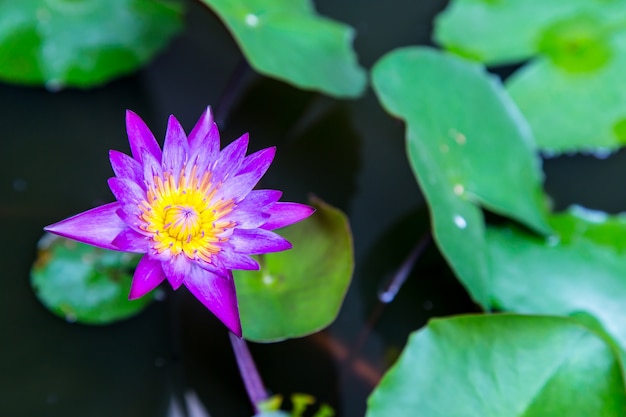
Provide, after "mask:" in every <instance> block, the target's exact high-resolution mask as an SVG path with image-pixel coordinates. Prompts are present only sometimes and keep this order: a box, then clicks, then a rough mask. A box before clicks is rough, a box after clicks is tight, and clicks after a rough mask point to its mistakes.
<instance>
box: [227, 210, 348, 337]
mask: <svg viewBox="0 0 626 417" xmlns="http://www.w3.org/2000/svg"><path fill="white" fill-rule="evenodd" d="M312 205H313V206H314V207H315V208H316V209H317V211H316V212H315V213H314V214H313V216H311V217H309V218H308V219H306V220H303V221H302V222H300V223H296V224H294V225H292V226H289V227H286V228H284V229H281V230H280V231H279V234H281V235H282V236H284V237H285V238H287V239H288V240H289V241H290V242H291V243H292V244H293V248H292V249H290V250H287V251H284V252H278V253H270V254H266V255H263V256H260V257H258V258H257V259H258V260H259V263H260V264H261V269H260V270H259V271H233V275H234V277H235V285H236V286H237V299H238V300H239V311H240V314H241V324H242V327H243V335H244V337H245V338H246V339H249V340H253V341H257V342H273V341H278V340H282V339H287V338H293V337H302V336H306V335H308V334H311V333H314V332H316V331H318V330H321V329H323V328H324V327H326V326H328V325H329V324H330V323H332V321H333V320H334V319H335V317H337V314H338V312H339V309H340V307H341V304H342V302H343V298H344V296H345V293H346V291H347V289H348V285H349V284H350V279H351V278H352V271H353V269H354V259H353V257H354V255H353V247H352V234H351V233H350V227H349V225H348V219H347V217H346V215H345V214H343V213H342V212H341V211H340V210H338V209H336V208H334V207H332V206H330V205H328V204H326V203H324V202H322V201H321V200H319V199H314V200H313V201H312Z"/></svg>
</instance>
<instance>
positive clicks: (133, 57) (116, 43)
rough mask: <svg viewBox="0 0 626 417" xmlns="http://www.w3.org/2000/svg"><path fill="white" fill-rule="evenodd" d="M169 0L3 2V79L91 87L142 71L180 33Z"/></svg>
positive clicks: (175, 9)
mask: <svg viewBox="0 0 626 417" xmlns="http://www.w3.org/2000/svg"><path fill="white" fill-rule="evenodd" d="M181 23H182V8H181V7H180V5H179V4H178V3H173V2H171V1H165V0H107V1H102V0H19V1H2V2H0V79H1V80H3V81H7V82H12V83H19V84H35V85H36V84H40V85H41V84H45V85H46V86H47V87H48V88H50V89H59V88H62V87H66V86H69V87H91V86H95V85H98V84H102V83H104V82H106V81H108V80H110V79H112V78H114V77H118V76H120V75H124V74H127V73H130V72H132V71H134V70H136V69H137V68H138V67H140V66H141V65H143V64H145V63H146V62H147V61H148V60H150V59H151V58H152V57H153V56H154V55H155V54H156V53H157V52H158V51H159V50H160V49H162V48H163V47H164V46H165V45H166V44H167V43H168V42H169V40H170V39H171V38H172V36H173V35H174V34H175V33H176V32H178V30H179V29H180V28H181Z"/></svg>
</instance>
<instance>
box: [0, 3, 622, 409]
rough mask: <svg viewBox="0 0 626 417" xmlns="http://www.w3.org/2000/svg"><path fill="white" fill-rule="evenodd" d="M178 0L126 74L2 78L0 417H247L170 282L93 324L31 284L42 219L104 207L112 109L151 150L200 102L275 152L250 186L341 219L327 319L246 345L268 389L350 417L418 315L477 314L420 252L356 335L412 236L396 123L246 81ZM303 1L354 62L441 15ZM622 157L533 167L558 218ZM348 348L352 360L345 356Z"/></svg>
mask: <svg viewBox="0 0 626 417" xmlns="http://www.w3.org/2000/svg"><path fill="white" fill-rule="evenodd" d="M186 3H187V4H186V5H187V14H186V22H187V26H186V29H185V30H184V32H183V33H182V34H181V35H180V36H178V37H177V38H176V39H175V41H174V42H173V43H172V44H171V45H170V46H169V48H167V50H166V51H165V52H164V53H162V54H161V55H159V56H158V57H157V58H156V59H155V60H154V61H153V62H152V63H151V64H149V65H148V66H147V67H146V68H144V69H143V70H141V71H139V72H138V73H136V74H134V75H132V76H129V77H125V78H122V79H119V80H117V81H114V82H111V83H109V84H107V85H105V86H103V87H99V88H95V89H92V90H85V91H81V90H66V91H61V92H57V93H51V92H48V91H46V90H45V89H41V88H25V87H16V86H11V85H6V84H1V85H0V106H1V111H0V132H1V133H0V135H1V136H0V174H1V175H0V216H1V219H2V225H3V230H2V235H1V236H2V239H1V240H0V262H1V265H2V266H3V269H2V271H3V272H2V282H3V286H2V290H1V291H0V332H1V335H2V336H1V345H0V346H1V347H0V352H1V355H0V415H2V416H11V417H19V416H64V417H73V416H107V417H108V416H113V415H114V416H119V417H126V416H129V417H130V416H134V417H142V416H172V415H176V414H175V413H173V411H172V410H173V408H172V403H173V402H177V401H178V402H181V401H183V400H184V398H185V394H186V393H187V395H189V393H195V395H197V398H198V399H199V400H200V402H201V403H202V405H203V406H204V407H205V408H206V409H207V410H208V412H209V413H210V415H212V416H214V417H221V416H234V417H237V416H242V417H243V416H249V415H251V414H252V413H251V408H250V406H249V404H248V400H247V397H246V394H245V391H244V389H243V384H242V382H241V379H240V376H239V373H238V371H237V369H236V365H235V361H234V357H233V354H232V352H231V348H230V344H229V341H228V337H227V332H226V330H225V328H224V327H223V326H222V325H221V324H220V323H219V322H218V321H217V319H215V318H214V317H213V316H212V315H211V314H210V313H209V312H208V311H206V309H204V307H202V306H201V305H200V303H198V302H197V301H196V300H195V299H194V298H193V297H192V296H191V295H190V294H189V293H187V292H186V290H184V289H181V290H180V291H178V292H176V293H174V292H172V291H169V290H166V291H165V297H164V299H163V300H162V301H158V302H155V303H153V304H152V305H151V306H150V307H148V308H147V309H146V310H145V311H144V312H143V313H141V314H140V315H138V316H136V317H133V318H131V319H129V320H125V321H122V322H119V323H116V324H113V325H109V326H102V327H100V326H85V325H79V324H72V323H67V322H65V321H63V320H61V319H59V318H57V317H54V316H53V315H52V314H50V313H49V312H48V311H47V310H46V309H45V308H44V307H43V306H42V305H41V304H40V303H39V302H38V301H37V299H36V298H35V296H34V293H33V291H32V289H31V288H30V284H29V271H30V267H31V265H32V262H33V261H34V260H35V256H36V244H37V241H38V240H39V238H40V237H41V236H42V234H43V231H42V228H43V226H45V225H47V224H50V223H52V222H55V221H58V220H60V219H63V218H65V217H67V216H69V215H72V214H75V213H77V212H80V211H83V210H86V209H88V208H91V207H94V206H96V205H99V204H102V203H105V202H109V201H112V200H113V197H112V195H111V193H110V191H109V190H108V187H107V184H106V179H107V178H109V177H110V176H112V171H111V168H110V165H109V161H108V151H109V149H117V150H120V151H123V152H128V150H129V149H128V142H127V137H126V132H125V126H124V112H125V110H126V109H132V110H133V111H135V112H136V113H138V114H139V115H140V116H141V117H142V118H143V119H144V120H145V121H146V123H147V124H148V126H149V127H150V128H151V129H152V131H153V132H154V133H155V136H156V137H157V139H158V140H159V141H162V138H163V136H164V133H165V126H166V123H167V116H168V115H169V114H174V115H176V117H177V118H178V119H179V120H180V122H181V123H182V125H183V126H184V127H185V128H186V130H187V131H189V130H190V129H191V127H193V125H194V123H195V121H196V120H197V118H198V117H199V116H200V114H201V112H202V111H203V110H204V108H205V107H206V106H207V105H209V104H210V105H212V106H214V108H215V110H216V113H217V118H218V124H219V126H220V130H221V133H222V145H223V146H224V145H226V144H227V143H228V142H230V141H232V140H234V139H236V138H237V137H239V136H240V135H241V134H243V133H245V132H250V134H251V142H250V151H254V150H257V149H261V148H264V147H267V146H272V145H276V146H278V154H277V157H276V160H275V163H274V165H273V166H272V167H271V168H270V171H269V172H268V174H267V175H266V176H265V177H264V179H263V180H262V186H263V187H267V188H275V189H281V190H284V192H285V193H284V198H283V199H284V200H287V201H289V200H291V201H300V202H305V201H306V199H307V196H308V195H309V194H310V193H314V194H315V195H317V196H319V197H320V198H322V199H324V200H325V201H327V202H329V203H331V204H333V205H335V206H337V207H339V208H341V209H342V210H343V211H345V212H346V213H347V214H348V216H349V218H350V221H351V226H352V231H353V235H354V244H355V258H356V269H355V274H354V278H353V282H352V285H351V288H350V290H349V293H348V295H347V297H346V301H345V303H344V306H343V308H342V310H341V313H340V315H339V317H338V319H337V320H336V322H335V323H334V324H333V325H332V326H331V327H329V328H328V329H326V330H325V331H323V332H321V333H319V334H316V335H312V336H309V337H306V338H302V339H297V340H290V341H286V342H281V343H276V344H266V345H263V344H253V343H250V346H251V350H252V354H253V356H254V357H255V360H256V361H257V365H258V367H259V370H260V372H261V375H262V377H263V379H264V382H265V384H266V387H267V388H268V389H270V390H271V391H272V392H274V393H280V394H283V396H285V397H289V395H290V394H292V393H295V392H305V393H309V394H312V395H313V396H315V398H316V399H317V401H318V405H319V404H320V403H328V404H330V405H331V406H332V407H333V408H335V410H336V411H337V415H338V416H362V415H363V414H364V411H365V405H366V403H365V401H366V398H367V395H368V394H369V392H370V391H371V389H372V388H373V383H375V382H376V379H377V378H379V377H380V376H381V374H382V373H383V372H384V370H385V369H387V367H388V366H389V365H390V364H391V363H392V361H393V359H395V357H397V354H398V353H399V352H400V350H401V349H402V347H403V345H404V343H405V342H406V338H407V336H408V334H409V332H411V331H413V330H416V329H418V328H420V327H422V326H423V325H424V324H425V323H426V321H427V320H428V319H429V318H430V317H435V316H445V315H450V314H455V313H461V312H471V311H476V310H477V308H476V307H475V306H474V305H473V303H472V302H471V301H470V300H469V298H468V296H467V295H466V293H465V290H464V289H463V288H462V287H461V285H460V284H459V283H458V282H457V281H456V279H455V278H454V277H453V275H452V273H451V272H450V271H449V269H448V268H447V266H446V264H445V262H444V261H443V260H442V258H441V256H440V255H439V254H438V252H437V250H436V248H434V246H432V245H431V246H430V247H429V249H428V250H427V251H426V253H425V254H424V256H423V258H421V259H420V260H419V262H418V264H417V265H416V267H415V268H414V269H413V271H412V273H411V276H410V277H409V280H408V282H407V284H406V285H405V287H404V288H403V289H402V291H401V292H400V294H399V295H398V297H397V298H396V300H395V301H394V302H393V303H391V304H390V305H388V306H386V307H385V309H384V311H382V314H380V316H379V319H378V321H377V322H376V324H375V326H374V327H373V329H372V331H371V332H370V333H369V335H368V337H367V338H366V339H365V340H364V341H363V343H362V344H361V343H360V341H362V339H361V337H362V335H363V334H364V333H363V332H364V329H366V328H367V322H368V320H369V318H370V317H371V316H372V314H374V312H375V311H376V309H377V308H378V307H377V305H376V293H377V291H378V289H379V288H380V287H381V286H382V285H383V283H384V282H385V280H386V279H387V278H388V277H389V275H390V274H391V273H392V272H393V271H394V270H395V269H396V268H397V267H398V266H399V265H400V263H401V262H402V260H403V259H404V258H405V257H406V255H407V254H408V253H409V252H410V251H411V249H412V247H413V246H414V245H415V243H416V242H417V241H418V240H419V239H420V237H421V236H422V235H423V234H424V233H426V232H427V231H428V221H429V220H428V213H427V210H426V208H425V207H424V203H423V199H422V197H421V195H420V192H419V190H418V188H417V185H416V182H415V179H414V177H413V174H412V172H411V170H410V167H409V164H408V162H407V159H406V155H405V151H404V126H403V124H402V123H401V122H400V121H397V120H393V119H392V118H391V117H390V116H389V115H388V114H387V113H385V112H384V111H383V110H382V108H381V107H380V105H379V103H378V101H377V100H376V98H375V97H374V95H373V93H372V92H371V90H370V91H368V92H367V93H366V95H365V96H364V97H362V98H361V99H358V100H354V101H340V100H335V99H331V98H329V97H326V96H323V95H320V94H316V93H312V92H305V91H301V90H299V89H296V88H293V87H291V86H289V85H287V84H284V83H281V82H278V81H274V80H270V79H267V78H264V77H261V76H259V75H256V74H255V73H254V72H253V71H252V70H250V69H249V68H246V66H245V63H244V60H243V58H242V56H241V54H240V53H239V50H238V48H237V46H236V44H235V43H234V41H233V40H232V38H231V36H230V34H229V33H228V32H227V31H226V29H225V28H224V27H223V26H222V24H221V23H220V21H219V20H218V19H217V18H216V17H215V16H214V15H213V14H212V13H211V12H210V11H209V10H208V9H207V8H205V7H204V6H202V5H200V4H199V3H196V2H192V1H188V2H186ZM315 4H316V8H317V10H318V11H319V12H320V13H321V14H322V15H326V16H329V17H332V18H335V19H338V20H341V21H344V22H346V23H348V24H350V25H352V26H353V27H354V28H355V29H356V32H357V38H356V40H355V48H356V50H357V53H358V55H359V59H360V62H361V64H362V65H364V66H365V67H367V68H369V67H371V65H372V64H373V63H374V62H375V61H376V60H377V59H378V58H380V56H382V55H383V54H384V53H386V52H388V51H390V50H391V49H393V48H396V47H399V46H405V45H417V44H422V45H423V44H430V36H431V31H432V20H433V17H434V16H435V15H436V14H437V13H438V12H439V11H440V10H442V9H443V8H444V7H445V6H446V2H445V1H421V2H415V1H409V0H407V1H394V2H392V3H388V4H387V5H386V6H384V7H383V6H382V5H381V3H380V2H376V1H361V2H359V5H358V8H355V7H354V3H353V2H349V1H347V0H343V1H332V0H323V1H316V2H315ZM312 65H314V63H312ZM509 72H510V69H507V68H503V69H500V72H499V73H500V74H501V75H503V76H506V74H508V73H509ZM233 74H240V76H239V77H237V76H235V77H233ZM416 94H418V92H416ZM625 158H626V157H625V155H624V153H623V152H619V153H617V154H614V155H612V156H611V157H609V158H608V160H599V159H596V158H595V157H592V156H576V157H568V156H564V157H561V158H556V159H549V160H546V161H545V163H544V170H545V172H546V184H545V187H546V189H547V191H548V193H549V194H550V196H551V197H552V198H553V201H554V204H555V206H556V207H557V208H559V209H562V208H565V207H567V206H568V205H570V204H572V203H577V204H581V205H583V206H586V207H589V208H595V209H602V210H606V211H608V212H612V213H615V212H619V211H624V210H625V209H626V192H625V190H624V186H623V184H624V180H623V179H624V178H626V160H625ZM494 175H497V173H494ZM351 349H352V352H353V353H354V354H355V355H356V356H355V359H354V360H353V361H351V362H349V361H348V360H347V357H348V352H350V351H351ZM183 415H184V414H183Z"/></svg>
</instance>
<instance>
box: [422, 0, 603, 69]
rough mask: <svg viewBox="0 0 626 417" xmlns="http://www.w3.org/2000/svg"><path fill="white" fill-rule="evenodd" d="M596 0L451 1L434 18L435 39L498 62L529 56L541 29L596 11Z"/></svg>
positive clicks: (537, 45)
mask: <svg viewBox="0 0 626 417" xmlns="http://www.w3.org/2000/svg"><path fill="white" fill-rule="evenodd" d="M607 3H610V2H602V1H596V0H568V1H544V0H453V1H451V2H450V4H449V5H448V7H447V8H446V9H445V10H444V11H443V12H442V13H440V14H439V15H438V16H437V18H436V20H435V34H434V37H435V40H436V41H437V43H439V44H440V45H442V46H443V47H445V48H446V49H448V50H450V51H454V52H456V53H458V54H460V55H465V56H468V57H471V58H474V59H476V60H478V61H481V62H484V63H485V64H488V65H501V64H508V63H512V62H518V61H522V60H525V59H528V58H531V57H532V56H533V55H535V54H537V53H538V52H539V50H540V44H541V39H542V36H543V34H542V32H543V31H544V29H545V28H547V27H550V26H551V25H552V24H554V23H555V22H558V21H559V20H561V19H563V18H568V16H570V15H571V14H572V13H576V12H578V11H581V10H587V9H591V10H598V9H600V8H601V7H607V6H606V4H607Z"/></svg>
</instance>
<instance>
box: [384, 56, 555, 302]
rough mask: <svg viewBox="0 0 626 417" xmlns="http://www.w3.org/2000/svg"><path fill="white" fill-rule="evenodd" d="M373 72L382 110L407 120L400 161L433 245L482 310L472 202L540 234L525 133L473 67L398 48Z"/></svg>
mask: <svg viewBox="0 0 626 417" xmlns="http://www.w3.org/2000/svg"><path fill="white" fill-rule="evenodd" d="M372 74H373V86H374V89H375V91H376V93H377V94H378V96H379V99H380V101H381V103H382V104H383V106H384V107H385V108H386V109H387V111H389V112H390V113H391V114H393V115H397V116H399V117H401V118H402V119H404V120H406V122H407V152H408V156H409V161H410V163H411V166H412V168H413V171H414V172H415V175H416V177H417V180H418V182H419V185H420V187H421V189H422V191H423V192H424V195H425V197H426V200H427V202H428V205H429V208H430V212H431V216H432V222H433V230H434V235H435V238H436V240H437V243H438V244H439V247H440V248H441V250H442V252H443V254H444V256H445V257H446V258H447V259H448V261H449V262H450V264H451V265H452V268H453V269H454V270H455V272H456V273H457V276H458V277H459V278H460V279H461V281H462V282H463V283H464V284H465V286H466V287H467V288H468V290H469V292H470V294H471V295H472V297H473V298H474V300H476V301H477V302H479V303H480V304H482V305H483V306H484V307H488V306H489V303H490V300H489V288H488V287H489V271H488V265H487V259H486V256H485V253H486V243H485V236H484V235H485V225H484V220H483V215H482V212H481V210H480V206H482V207H485V208H488V209H490V210H492V211H494V212H496V213H499V214H502V215H504V216H508V217H511V218H513V219H516V220H518V221H520V222H522V223H524V224H526V225H527V226H529V227H531V228H533V229H535V230H536V231H538V232H541V233H548V232H549V227H548V225H547V223H546V219H545V216H546V213H545V208H544V202H543V196H542V190H541V180H542V173H541V169H540V161H539V159H538V158H537V156H536V154H535V147H534V144H533V138H532V135H531V133H530V130H529V129H528V126H527V125H526V123H525V121H524V118H523V117H522V116H521V114H520V113H519V111H518V110H517V108H516V107H515V105H514V104H513V102H512V101H511V100H510V98H509V97H508V95H507V94H506V92H505V91H504V90H503V88H502V85H501V84H500V83H499V82H498V81H497V80H495V79H494V78H493V77H490V76H488V75H487V74H486V72H485V71H484V69H483V67H482V66H481V65H479V64H475V63H471V62H469V61H466V60H464V59H461V58H458V57H455V56H452V55H448V54H443V53H439V52H436V51H434V50H431V49H428V48H406V49H401V50H396V51H394V52H391V53H390V54H388V55H386V56H385V57H383V58H382V59H381V60H380V61H379V62H378V63H377V64H376V65H375V66H374V69H373V72H372Z"/></svg>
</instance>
